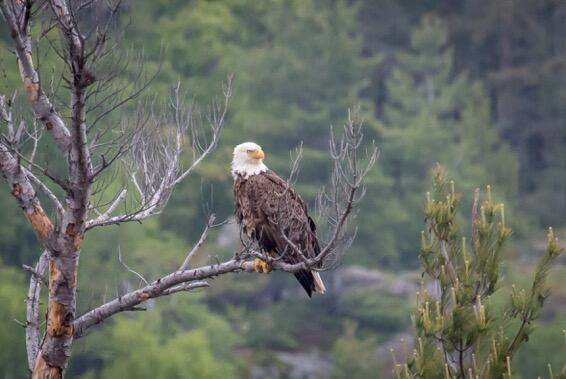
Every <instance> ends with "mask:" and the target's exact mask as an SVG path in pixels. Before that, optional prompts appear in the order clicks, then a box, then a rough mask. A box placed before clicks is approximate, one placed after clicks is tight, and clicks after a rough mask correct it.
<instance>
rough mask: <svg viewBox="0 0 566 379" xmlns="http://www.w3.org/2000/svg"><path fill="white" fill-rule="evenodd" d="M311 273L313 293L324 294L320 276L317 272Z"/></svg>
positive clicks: (324, 289)
mask: <svg viewBox="0 0 566 379" xmlns="http://www.w3.org/2000/svg"><path fill="white" fill-rule="evenodd" d="M311 273H312V277H313V278H314V290H315V292H318V293H321V294H322V293H325V292H326V287H325V286H324V283H323V282H322V278H321V277H320V274H319V273H318V272H317V271H311Z"/></svg>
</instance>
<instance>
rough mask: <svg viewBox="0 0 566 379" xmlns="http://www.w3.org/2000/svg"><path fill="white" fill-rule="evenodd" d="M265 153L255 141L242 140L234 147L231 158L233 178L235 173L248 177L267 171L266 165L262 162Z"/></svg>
mask: <svg viewBox="0 0 566 379" xmlns="http://www.w3.org/2000/svg"><path fill="white" fill-rule="evenodd" d="M264 157H265V154H264V153H263V150H262V149H261V146H259V145H258V144H257V143H253V142H244V143H241V144H239V145H238V146H236V147H235V148H234V157H233V158H232V176H233V177H234V179H235V178H236V176H237V175H242V176H243V177H244V178H246V179H247V178H249V177H250V176H251V175H257V174H260V173H262V172H265V171H267V166H266V165H265V164H263V158H264Z"/></svg>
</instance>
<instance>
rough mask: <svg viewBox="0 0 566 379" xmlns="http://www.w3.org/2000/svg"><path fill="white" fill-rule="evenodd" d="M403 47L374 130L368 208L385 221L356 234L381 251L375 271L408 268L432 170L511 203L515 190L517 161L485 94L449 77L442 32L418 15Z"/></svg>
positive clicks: (450, 56) (449, 53)
mask: <svg viewBox="0 0 566 379" xmlns="http://www.w3.org/2000/svg"><path fill="white" fill-rule="evenodd" d="M410 41H411V45H410V49H409V50H408V51H407V50H402V51H399V52H398V53H397V54H396V55H395V56H394V59H395V61H396V64H395V68H394V69H393V71H392V73H391V75H390V77H389V78H388V79H387V80H386V82H385V85H386V89H387V95H386V100H385V103H384V105H383V117H382V120H381V121H382V124H380V125H379V126H378V128H377V130H376V131H377V133H378V145H379V146H380V148H381V155H380V167H381V168H382V171H381V172H377V171H376V173H375V174H374V176H373V178H370V180H371V181H370V182H369V187H368V191H369V196H368V200H369V201H370V204H369V205H368V208H370V207H371V209H373V212H375V213H379V214H383V213H385V214H387V215H388V217H384V218H382V219H381V220H380V221H381V223H380V224H379V225H376V224H375V222H369V221H368V222H362V226H361V228H360V231H359V232H360V233H359V237H360V239H359V241H364V242H365V243H367V244H369V245H375V246H380V251H379V253H378V254H376V255H377V256H378V259H379V260H380V261H381V263H390V262H391V263H393V264H401V265H402V264H406V263H408V262H412V261H413V259H412V258H413V255H414V249H413V247H414V246H415V244H416V243H417V240H416V238H415V239H412V238H406V235H407V231H409V232H413V231H414V232H415V235H417V232H418V230H419V229H420V226H419V222H418V220H416V219H415V218H414V217H413V215H414V214H416V213H417V212H418V210H419V209H420V207H421V198H420V196H419V195H418V194H420V193H422V192H423V191H424V190H425V189H426V186H427V176H428V172H429V168H430V167H433V166H434V165H435V164H436V163H437V162H439V163H441V164H443V165H444V166H445V167H446V168H447V170H448V172H450V173H452V174H454V175H455V177H456V179H457V180H458V181H459V182H460V183H461V184H462V187H463V188H472V185H477V183H483V184H487V183H488V182H486V180H491V183H492V184H495V185H497V188H501V189H502V190H503V191H504V192H505V195H508V194H509V195H510V194H513V193H514V192H516V186H517V184H516V183H517V161H516V157H515V155H514V154H513V153H512V152H511V150H510V149H509V147H508V146H507V145H506V144H505V143H504V142H502V141H501V140H500V138H499V136H498V135H497V133H496V131H495V130H494V128H493V126H492V124H491V120H490V117H491V115H490V109H489V102H488V97H487V94H486V91H485V89H484V87H483V86H482V85H481V83H479V82H474V81H472V80H470V79H469V78H468V76H467V75H465V74H455V73H454V62H453V60H454V52H453V49H452V47H451V46H450V45H449V44H448V31H447V28H446V26H445V24H444V23H443V22H442V20H441V19H439V18H438V17H436V16H434V15H425V16H424V17H423V18H422V20H421V22H420V24H419V25H417V27H416V28H415V29H414V30H413V32H412V33H411V36H410ZM372 179H373V180H372ZM373 212H368V214H371V213H373ZM361 217H362V218H363V217H366V216H364V215H363V214H362V215H361ZM368 217H370V216H368ZM390 241H394V242H390ZM374 260H375V255H374Z"/></svg>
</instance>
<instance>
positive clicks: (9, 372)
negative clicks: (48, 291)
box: [0, 259, 27, 378]
mask: <svg viewBox="0 0 566 379" xmlns="http://www.w3.org/2000/svg"><path fill="white" fill-rule="evenodd" d="M25 293H26V287H25V284H24V275H23V273H22V272H21V270H17V269H15V268H13V267H9V266H6V265H5V264H4V263H3V262H2V259H0V304H1V306H0V346H1V347H2V348H0V376H2V377H3V378H17V377H24V375H25V374H26V373H27V370H26V368H27V360H26V349H25V331H24V328H22V327H21V326H19V325H18V324H17V323H16V320H19V322H24V320H25V303H24V301H23V300H24V299H25Z"/></svg>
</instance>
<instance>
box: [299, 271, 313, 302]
mask: <svg viewBox="0 0 566 379" xmlns="http://www.w3.org/2000/svg"><path fill="white" fill-rule="evenodd" d="M295 278H297V280H298V281H299V283H301V286H303V288H304V289H305V291H307V295H309V297H312V292H313V290H314V289H315V285H314V277H313V275H312V274H311V272H310V271H307V270H301V271H298V272H296V273H295Z"/></svg>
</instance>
